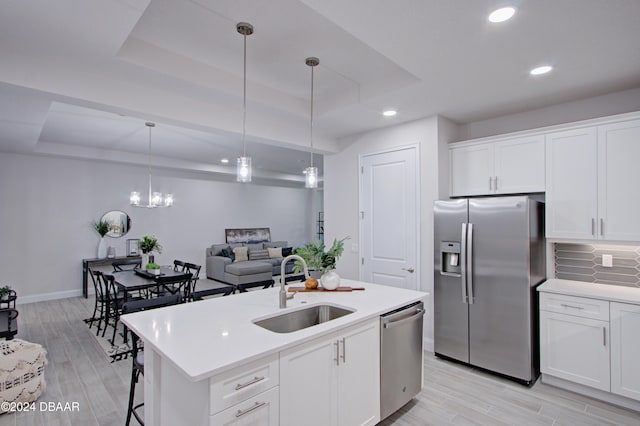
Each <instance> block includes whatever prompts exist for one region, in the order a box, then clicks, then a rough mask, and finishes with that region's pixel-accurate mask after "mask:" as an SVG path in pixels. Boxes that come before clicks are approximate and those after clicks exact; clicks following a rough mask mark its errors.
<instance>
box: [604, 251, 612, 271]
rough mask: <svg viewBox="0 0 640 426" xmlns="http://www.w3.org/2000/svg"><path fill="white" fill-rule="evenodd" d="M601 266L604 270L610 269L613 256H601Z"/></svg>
mask: <svg viewBox="0 0 640 426" xmlns="http://www.w3.org/2000/svg"><path fill="white" fill-rule="evenodd" d="M602 266H604V267H605V268H612V267H613V256H612V255H610V254H603V255H602Z"/></svg>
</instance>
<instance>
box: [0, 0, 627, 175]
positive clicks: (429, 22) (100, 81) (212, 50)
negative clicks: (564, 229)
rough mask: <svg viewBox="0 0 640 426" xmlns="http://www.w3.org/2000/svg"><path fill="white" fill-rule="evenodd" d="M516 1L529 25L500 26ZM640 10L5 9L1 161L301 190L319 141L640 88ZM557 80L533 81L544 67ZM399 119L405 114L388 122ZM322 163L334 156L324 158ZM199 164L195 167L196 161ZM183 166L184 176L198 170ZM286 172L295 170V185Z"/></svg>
mask: <svg viewBox="0 0 640 426" xmlns="http://www.w3.org/2000/svg"><path fill="white" fill-rule="evenodd" d="M506 3H511V4H516V5H517V7H518V13H517V14H516V16H515V17H514V18H513V19H512V20H510V21H508V22H505V23H501V24H497V25H492V24H489V23H488V22H487V19H486V18H487V15H488V13H489V12H491V11H492V10H493V9H495V8H497V7H499V6H503V5H505V4H506ZM639 17H640V1H638V0H615V1H602V0H513V1H509V0H506V1H505V0H474V1H468V0H449V1H443V0H421V1H418V0H396V1H382V0H376V1H374V0H349V1H345V0H270V1H260V0H152V1H150V0H114V1H110V2H104V1H101V0H85V1H82V2H78V1H74V0H57V1H55V2H42V1H39V0H22V1H19V2H17V1H12V2H3V3H2V4H1V5H0V57H1V58H2V61H1V62H0V150H4V151H12V152H25V153H42V154H48V155H65V156H78V157H83V158H98V159H109V160H112V161H124V162H133V163H135V162H144V161H146V160H145V159H146V155H144V154H145V153H146V149H147V133H146V128H145V127H144V122H145V121H148V120H151V121H155V122H157V123H158V126H157V127H156V128H155V129H154V133H153V153H154V156H157V157H163V158H169V159H174V160H176V163H177V160H180V161H181V163H180V164H181V165H182V166H184V167H187V168H189V167H191V168H193V169H199V170H206V171H212V172H219V173H226V172H232V171H233V170H232V166H226V168H225V167H223V166H221V165H220V163H219V160H220V158H221V157H229V158H230V159H231V160H232V162H233V161H234V158H235V157H236V156H238V155H239V154H240V152H241V130H242V58H243V57H242V48H243V44H242V36H240V35H239V34H238V33H237V32H236V30H235V25H236V23H237V22H239V21H247V22H250V23H252V24H253V25H254V27H255V33H254V34H253V35H252V36H250V37H248V39H247V48H248V53H247V61H248V64H247V76H248V84H247V98H248V99H247V102H248V105H247V125H246V126H247V140H248V141H249V144H248V148H247V150H248V153H249V155H251V156H252V157H253V161H254V163H255V166H256V168H257V176H260V174H261V173H262V174H263V176H264V177H265V178H266V177H271V178H278V177H283V178H287V175H290V176H289V178H291V179H294V180H295V179H301V178H300V171H301V170H302V169H303V168H304V167H305V166H306V165H307V163H308V157H309V154H308V149H309V92H310V69H309V67H308V66H306V65H305V63H304V59H305V58H306V57H307V56H317V57H319V58H320V65H319V66H318V67H317V68H316V69H315V101H316V102H315V110H314V112H315V118H316V120H315V123H314V144H315V146H316V148H317V149H318V150H319V151H320V152H323V153H330V152H336V151H338V150H339V149H340V142H339V141H340V139H341V138H343V137H346V136H349V135H352V134H356V133H360V132H363V131H367V130H371V129H376V128H380V127H384V126H388V125H393V124H397V123H401V122H404V121H410V120H414V119H417V118H421V117H427V116H432V115H436V114H439V115H443V116H445V117H447V118H449V119H451V120H454V121H455V122H458V123H469V122H473V121H478V120H484V119H488V118H492V117H496V116H500V115H504V114H510V113H515V112H521V111H526V110H530V109H535V108H540V107H544V106H548V105H552V104H557V103H561V102H567V101H571V100H576V99H581V98H586V97H591V96H596V95H600V94H604V93H608V92H613V91H618V90H625V89H629V88H634V87H640V44H639V43H638V40H640V24H638V22H639V21H638V19H639ZM545 63H547V64H551V65H553V66H554V71H553V72H552V73H551V74H549V75H546V76H540V77H531V76H530V75H529V74H528V71H529V70H530V69H531V68H532V67H534V66H537V65H540V64H545ZM388 108H394V109H397V110H398V115H397V116H396V117H393V118H385V117H383V116H382V115H381V112H382V111H383V110H385V109H388ZM318 161H320V159H318ZM189 165H191V166H189ZM182 166H181V167H182ZM282 174H284V175H282Z"/></svg>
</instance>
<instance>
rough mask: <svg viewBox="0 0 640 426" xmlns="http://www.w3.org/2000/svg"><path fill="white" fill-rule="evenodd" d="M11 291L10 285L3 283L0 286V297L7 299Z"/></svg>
mask: <svg viewBox="0 0 640 426" xmlns="http://www.w3.org/2000/svg"><path fill="white" fill-rule="evenodd" d="M12 292H13V291H12V290H11V286H8V285H5V286H2V287H0V299H2V300H8V299H9V297H10V296H11V293H12Z"/></svg>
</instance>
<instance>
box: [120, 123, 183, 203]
mask: <svg viewBox="0 0 640 426" xmlns="http://www.w3.org/2000/svg"><path fill="white" fill-rule="evenodd" d="M144 125H145V126H147V127H148V128H149V153H148V159H147V160H148V167H149V168H148V170H149V199H148V200H147V204H146V205H140V193H139V192H137V191H133V192H131V195H130V196H129V203H131V205H132V206H133V207H144V208H147V209H154V208H156V207H171V206H172V205H173V194H167V195H162V193H161V192H152V191H151V129H152V128H154V127H155V126H156V124H155V123H151V122H146V123H144Z"/></svg>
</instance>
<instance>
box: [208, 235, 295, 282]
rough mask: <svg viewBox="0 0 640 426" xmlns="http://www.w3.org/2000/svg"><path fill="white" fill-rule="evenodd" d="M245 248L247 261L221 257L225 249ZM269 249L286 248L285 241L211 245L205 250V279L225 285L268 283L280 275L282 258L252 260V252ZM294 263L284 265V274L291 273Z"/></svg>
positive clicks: (262, 251)
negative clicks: (247, 255) (247, 253)
mask: <svg viewBox="0 0 640 426" xmlns="http://www.w3.org/2000/svg"><path fill="white" fill-rule="evenodd" d="M241 246H247V248H248V252H249V260H246V261H239V262H238V261H236V262H234V261H232V260H231V258H229V257H226V256H224V255H223V253H222V251H223V250H224V249H227V248H231V249H234V248H235V247H241ZM271 247H282V248H285V247H288V243H287V241H272V242H262V243H229V244H213V245H212V246H211V247H207V250H206V264H205V267H206V273H207V278H210V279H213V280H216V281H221V282H224V283H227V284H233V285H236V286H238V285H244V284H256V283H265V284H267V283H269V282H270V281H272V280H273V277H274V276H279V275H280V265H281V263H282V259H283V258H282V257H276V258H266V259H264V258H263V259H259V260H252V252H254V253H256V254H257V253H260V252H261V253H262V254H264V251H265V250H266V249H267V248H271ZM293 268H294V263H293V262H289V263H288V264H287V265H286V269H285V273H286V274H290V273H292V272H293Z"/></svg>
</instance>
